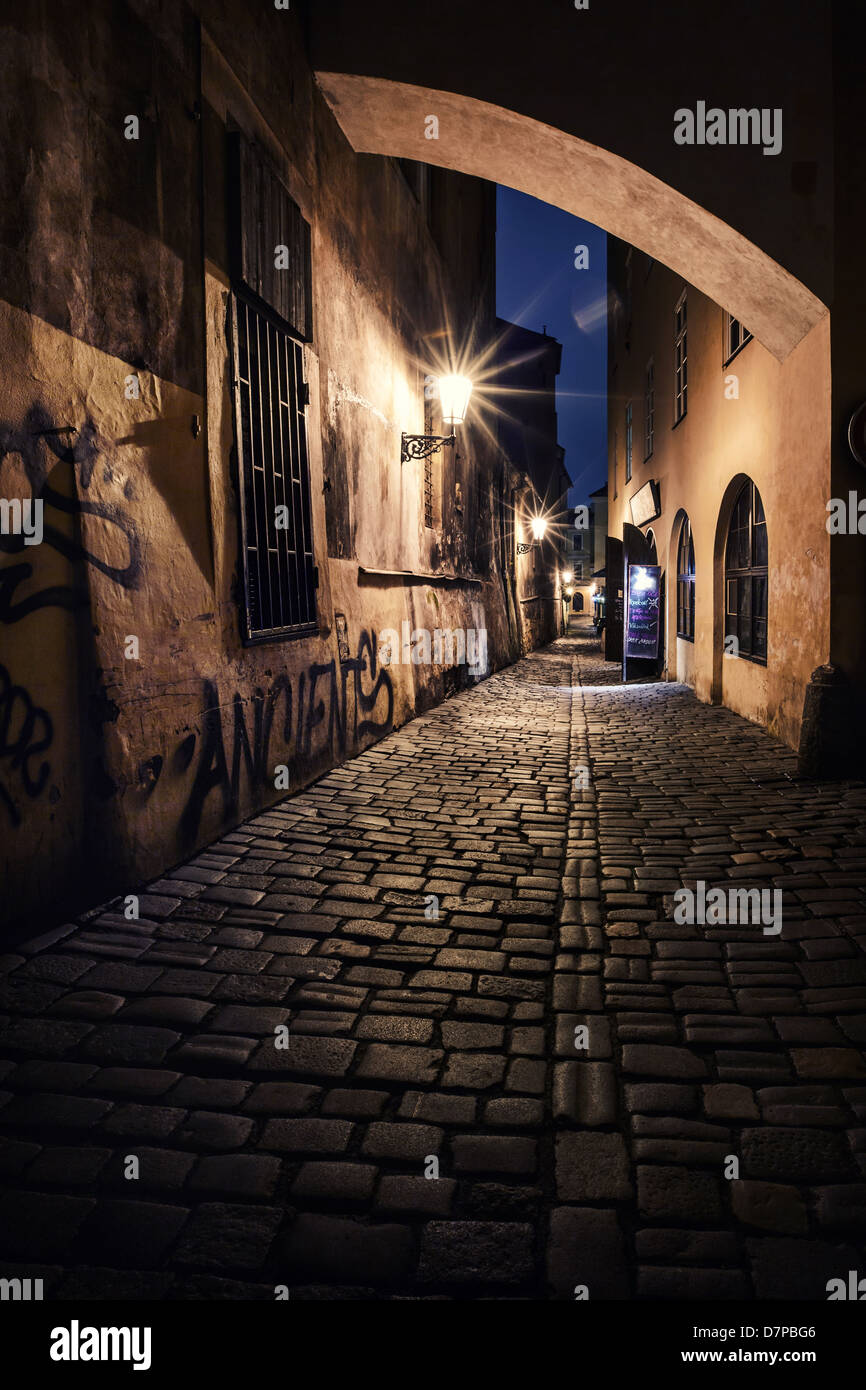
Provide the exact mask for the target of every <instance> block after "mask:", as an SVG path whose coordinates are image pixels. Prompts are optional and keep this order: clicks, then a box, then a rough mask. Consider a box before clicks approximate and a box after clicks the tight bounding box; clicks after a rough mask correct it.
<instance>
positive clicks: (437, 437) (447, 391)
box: [400, 375, 472, 463]
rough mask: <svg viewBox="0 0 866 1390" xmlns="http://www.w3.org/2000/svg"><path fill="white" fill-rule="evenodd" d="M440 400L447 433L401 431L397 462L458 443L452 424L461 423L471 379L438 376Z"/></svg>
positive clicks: (425, 455) (466, 404)
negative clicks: (448, 427) (449, 428)
mask: <svg viewBox="0 0 866 1390" xmlns="http://www.w3.org/2000/svg"><path fill="white" fill-rule="evenodd" d="M437 385H438V387H439V400H440V402H441V404H442V423H443V425H450V426H451V433H450V434H405V433H404V434H402V435H401V436H400V462H401V463H408V462H409V460H410V459H426V458H429V456H430V455H431V454H438V452H439V450H440V449H441V448H442V446H443V444H450V445H451V447H452V448H453V447H454V445H455V443H456V442H457V436H456V434H455V433H454V427H455V425H462V424H463V421H464V420H465V419H466V411H467V410H468V408H469V397H470V396H471V395H472V382H471V381H470V380H469V377H468V376H458V375H450V376H440V377H439V378H438V381H437Z"/></svg>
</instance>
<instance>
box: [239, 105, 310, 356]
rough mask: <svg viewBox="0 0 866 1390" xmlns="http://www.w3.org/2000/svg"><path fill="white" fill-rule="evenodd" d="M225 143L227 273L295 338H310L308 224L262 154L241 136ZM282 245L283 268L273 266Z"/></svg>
mask: <svg viewBox="0 0 866 1390" xmlns="http://www.w3.org/2000/svg"><path fill="white" fill-rule="evenodd" d="M228 140H229V160H228V164H229V239H230V248H229V249H230V256H231V273H232V278H233V280H234V281H235V283H236V284H238V285H242V286H244V287H245V288H246V289H248V290H250V291H252V293H253V294H254V295H256V296H257V297H258V298H259V299H260V300H262V302H263V303H264V304H266V305H267V306H268V307H269V308H270V309H272V310H273V311H274V312H275V313H276V314H278V315H279V317H280V318H281V319H282V320H283V321H284V322H285V323H286V324H287V325H288V327H289V328H290V329H291V331H292V333H294V334H295V335H296V337H298V338H301V339H303V341H304V342H309V341H310V339H311V338H312V336H313V307H312V294H311V279H312V277H311V261H310V224H309V223H308V222H307V221H305V219H304V218H303V217H302V215H301V210H300V208H299V207H298V205H297V203H296V202H295V201H294V200H293V199H292V198H291V197H290V195H289V191H288V189H287V188H286V186H285V184H284V183H283V182H282V180H281V179H280V178H279V177H278V176H277V174H276V173H275V172H274V170H273V169H272V168H271V166H270V164H269V163H268V161H267V160H266V159H265V157H264V155H263V154H262V153H261V151H260V150H259V149H258V148H257V147H256V146H254V145H253V144H251V143H250V141H249V140H247V139H246V137H245V136H244V135H243V134H241V132H240V131H232V132H231V133H230V134H229V137H228ZM281 246H284V247H285V248H286V253H284V254H283V256H282V257H281V259H284V260H285V261H286V263H287V264H286V267H285V268H284V269H278V268H277V264H276V258H277V248H278V247H281Z"/></svg>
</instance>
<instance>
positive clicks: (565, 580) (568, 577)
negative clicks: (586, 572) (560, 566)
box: [562, 570, 574, 584]
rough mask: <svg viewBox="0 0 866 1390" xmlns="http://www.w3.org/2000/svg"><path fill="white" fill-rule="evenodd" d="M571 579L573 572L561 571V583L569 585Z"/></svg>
mask: <svg viewBox="0 0 866 1390" xmlns="http://www.w3.org/2000/svg"><path fill="white" fill-rule="evenodd" d="M573 578H574V571H573V570H563V571H562V582H563V583H564V584H570V583H571V581H572V579H573Z"/></svg>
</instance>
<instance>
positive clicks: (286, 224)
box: [228, 132, 317, 642]
mask: <svg viewBox="0 0 866 1390" xmlns="http://www.w3.org/2000/svg"><path fill="white" fill-rule="evenodd" d="M228 178H229V245H230V263H231V275H232V291H233V293H232V316H231V319H232V359H233V368H234V370H233V388H234V408H235V437H236V443H237V456H238V483H239V494H240V507H239V512H240V549H241V572H242V577H243V585H244V595H243V597H244V615H243V616H244V637H245V640H246V641H248V642H257V641H259V642H260V641H267V640H269V639H275V638H285V637H294V636H302V635H304V634H306V633H310V632H314V631H315V630H316V626H317V624H316V595H315V590H316V584H317V573H316V568H315V565H314V562H313V559H314V557H313V534H312V520H311V507H310V470H309V459H308V456H307V434H306V415H305V409H306V405H307V401H308V389H307V384H306V382H305V380H304V350H303V347H302V345H301V341H300V340H306V341H309V339H310V338H311V336H312V294H311V265H310V228H309V224H308V223H307V222H306V221H305V220H304V218H303V217H302V216H301V212H300V209H299V208H298V206H297V204H296V203H295V202H294V201H293V200H292V198H291V197H290V195H289V192H288V190H287V188H286V187H285V185H284V184H283V182H282V180H281V179H280V177H279V175H278V174H277V173H276V171H275V170H274V168H272V166H271V164H270V162H269V160H268V158H267V157H266V156H265V154H264V153H263V152H262V151H261V150H260V149H259V148H258V147H257V146H256V145H254V144H252V143H251V142H250V141H249V140H248V139H247V138H246V137H245V136H244V135H243V134H241V133H240V132H232V133H231V134H230V136H229V142H228Z"/></svg>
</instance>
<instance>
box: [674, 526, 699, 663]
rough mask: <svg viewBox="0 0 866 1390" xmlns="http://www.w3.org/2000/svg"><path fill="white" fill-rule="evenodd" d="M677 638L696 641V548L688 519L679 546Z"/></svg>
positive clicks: (682, 528)
mask: <svg viewBox="0 0 866 1390" xmlns="http://www.w3.org/2000/svg"><path fill="white" fill-rule="evenodd" d="M677 636H678V637H684V638H685V639H686V641H688V642H693V641H694V640H695V546H694V541H693V540H692V526H691V522H690V521H689V519H688V517H684V518H683V523H682V525H681V526H680V539H679V544H678V546H677Z"/></svg>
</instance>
